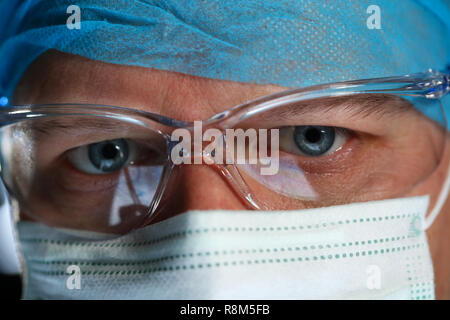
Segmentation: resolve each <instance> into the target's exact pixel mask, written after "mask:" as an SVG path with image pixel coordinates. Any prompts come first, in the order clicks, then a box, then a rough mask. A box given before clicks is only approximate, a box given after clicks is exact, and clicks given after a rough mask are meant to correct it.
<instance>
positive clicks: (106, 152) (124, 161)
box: [68, 139, 138, 174]
mask: <svg viewBox="0 0 450 320" xmlns="http://www.w3.org/2000/svg"><path fill="white" fill-rule="evenodd" d="M137 156H138V148H137V146H136V143H135V142H133V141H132V140H129V139H114V140H105V141H101V142H97V143H91V144H88V145H84V146H81V147H78V148H75V149H73V150H71V151H70V152H69V153H68V160H69V161H70V163H71V164H72V165H73V166H74V167H75V168H76V169H78V170H80V171H81V172H84V173H87V174H108V173H113V172H116V171H119V170H121V169H122V168H124V167H125V166H127V165H129V164H131V163H133V161H135V160H136V159H137Z"/></svg>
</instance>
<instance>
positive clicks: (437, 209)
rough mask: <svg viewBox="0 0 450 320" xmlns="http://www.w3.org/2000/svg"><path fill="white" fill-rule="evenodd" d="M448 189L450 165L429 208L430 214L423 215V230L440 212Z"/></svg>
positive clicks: (449, 188)
mask: <svg viewBox="0 0 450 320" xmlns="http://www.w3.org/2000/svg"><path fill="white" fill-rule="evenodd" d="M449 191H450V166H449V167H448V169H447V178H445V182H444V185H443V186H442V190H441V193H440V194H439V197H438V199H437V201H436V204H435V206H434V208H433V210H431V212H430V214H429V215H428V216H427V217H425V221H424V230H427V229H428V228H429V227H431V225H432V224H433V222H434V220H435V219H436V217H437V216H438V214H439V212H441V209H442V207H443V206H444V203H445V201H446V200H447V196H448V193H449Z"/></svg>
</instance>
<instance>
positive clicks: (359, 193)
mask: <svg viewBox="0 0 450 320" xmlns="http://www.w3.org/2000/svg"><path fill="white" fill-rule="evenodd" d="M449 77H450V75H449V74H442V73H438V72H433V71H428V72H426V73H422V74H414V75H408V76H401V77H389V78H379V79H370V80H358V81H348V82H341V83H333V84H327V85H319V86H314V87H308V88H303V89H295V90H289V91H284V92H280V93H276V94H273V95H270V96H266V97H263V98H260V99H257V100H253V101H250V102H247V103H244V104H241V105H238V106H235V107H232V108H231V109H228V110H227V111H225V112H222V113H219V114H217V115H216V116H214V117H212V118H210V119H208V120H205V121H202V122H200V123H192V122H183V121H179V120H174V119H170V118H168V117H165V116H162V115H158V114H153V113H148V112H144V111H139V110H134V109H128V108H122V107H113V106H103V105H85V104H65V105H61V104H57V105H28V106H14V107H10V108H4V109H2V110H1V111H0V121H1V129H0V134H1V137H0V139H1V152H0V156H1V176H2V179H3V182H4V184H5V185H6V187H7V189H8V191H9V193H10V195H11V196H12V197H13V198H14V199H15V200H17V202H18V204H19V208H20V217H21V219H27V220H33V221H39V222H42V223H45V224H47V225H50V226H55V227H63V228H71V229H80V230H87V231H98V232H104V233H113V234H125V233H127V232H129V231H131V230H133V229H136V228H139V227H142V226H145V225H147V224H149V223H150V222H151V221H152V220H153V219H155V217H157V216H158V214H159V213H160V212H161V211H163V210H164V208H165V206H166V205H167V204H168V203H170V202H176V201H177V199H174V198H173V194H174V193H173V190H174V188H176V185H177V183H176V181H177V178H179V176H178V177H177V173H179V172H180V170H183V167H184V166H186V165H196V164H195V163H198V162H196V161H195V159H194V158H196V157H197V158H198V157H199V156H200V157H203V159H202V161H201V164H200V165H211V166H214V167H215V168H217V172H218V174H221V175H222V176H223V177H224V179H226V181H227V182H228V183H229V185H230V189H231V190H234V192H235V193H236V194H237V195H239V196H240V197H241V198H242V200H243V202H245V203H246V204H247V205H248V207H249V208H251V209H270V210H278V209H279V210H290V209H302V208H312V207H323V206H330V205H336V204H346V203H352V202H361V201H369V200H381V199H388V198H393V197H399V196H402V195H408V194H410V193H411V192H412V191H413V190H414V188H417V187H418V186H419V185H420V184H422V183H423V182H424V181H426V179H427V178H428V177H430V175H431V174H432V173H433V172H434V171H435V170H436V168H437V167H438V166H439V164H440V162H441V160H442V158H443V152H444V148H445V145H446V142H445V141H446V140H445V139H446V119H445V115H444V112H443V106H442V104H441V98H442V97H443V96H444V95H446V94H448V93H449V91H450V83H449ZM180 108H183V106H180ZM199 124H200V125H201V129H199V127H198V125H199ZM179 129H183V130H185V132H188V133H191V134H192V139H188V137H186V136H185V135H183V134H180V130H179ZM208 129H214V130H213V131H210V132H213V133H214V134H213V135H208V134H206V132H207V131H208ZM230 129H233V130H230ZM239 129H241V130H240V131H239ZM264 129H267V130H264ZM273 129H277V130H276V131H273ZM252 130H253V131H252ZM236 131H238V132H241V133H242V132H243V133H244V138H243V139H241V140H240V141H238V140H239V139H240V138H239V137H238V136H234V137H232V138H231V139H230V135H231V134H232V133H235V132H236ZM175 132H176V133H177V134H176V135H174V133H175ZM199 133H200V137H201V140H202V148H201V150H200V154H199V153H198V152H197V153H196V152H195V149H196V148H197V149H198V147H195V146H193V142H194V141H195V140H196V138H195V135H197V136H198V134H199ZM261 133H262V134H261ZM265 134H267V135H265ZM174 136H177V137H178V138H180V137H181V136H182V137H183V138H182V139H179V140H178V141H177V139H174ZM212 137H214V138H212ZM255 137H256V139H257V140H258V141H257V143H256V144H255V143H253V146H254V147H255V146H256V147H255V148H254V149H252V143H247V142H248V141H250V140H252V138H255ZM197 138H198V137H197ZM274 138H276V139H274ZM260 139H263V140H264V142H265V147H264V148H267V150H265V153H261V152H260V151H262V149H263V148H262V146H261V145H262V144H261V141H260ZM181 141H182V142H183V144H182V145H180V142H181ZM213 141H215V144H214V146H213V147H212V148H209V149H208V148H203V147H204V145H203V143H204V142H205V144H208V145H209V144H210V143H211V142H213ZM206 142H207V143H206ZM233 142H235V143H233ZM230 144H231V145H230ZM242 144H244V145H245V147H244V152H243V155H244V156H243V158H244V159H242V157H241V159H240V160H241V161H236V160H237V158H238V157H237V156H236V154H238V152H237V150H238V149H239V146H240V145H242ZM180 146H181V147H180ZM190 146H192V148H191V147H190ZM274 146H275V147H276V148H274ZM219 147H221V148H222V147H223V148H224V150H225V152H224V153H223V152H221V153H220V155H219V152H218V148H219ZM252 150H253V151H255V150H256V151H257V152H252ZM230 151H236V152H231V154H232V155H231V158H227V159H225V160H224V161H221V160H223V159H224V158H225V156H224V155H225V154H226V155H228V154H229V153H230ZM174 155H178V156H179V157H181V159H182V160H183V161H181V163H180V161H178V162H177V161H174V159H173V158H174ZM178 160H179V159H178ZM189 160H191V161H189ZM242 160H244V161H242ZM263 160H264V161H263ZM189 162H190V163H191V164H187V163H189ZM264 169H265V170H264ZM193 187H195V186H193Z"/></svg>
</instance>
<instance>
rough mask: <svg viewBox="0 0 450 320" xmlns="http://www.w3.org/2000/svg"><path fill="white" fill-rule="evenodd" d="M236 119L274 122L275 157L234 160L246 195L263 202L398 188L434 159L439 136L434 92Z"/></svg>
mask: <svg viewBox="0 0 450 320" xmlns="http://www.w3.org/2000/svg"><path fill="white" fill-rule="evenodd" d="M239 126H240V127H242V128H244V129H245V128H271V129H278V130H279V131H278V132H279V146H278V150H279V155H278V159H279V162H278V163H275V162H272V163H271V166H272V168H271V169H270V170H268V168H269V167H270V166H269V165H267V164H263V163H262V161H257V163H256V164H251V161H246V163H245V164H239V165H238V166H237V167H238V169H239V171H240V174H241V175H242V177H243V178H244V180H245V182H246V184H247V185H248V186H249V188H250V189H251V192H252V193H253V194H254V197H255V198H256V199H258V200H259V201H261V202H262V203H263V204H264V205H265V206H266V207H268V208H271V209H300V208H307V207H322V206H329V205H336V204H345V203H351V202H359V201H370V200H381V199H388V198H393V197H398V196H401V195H406V194H408V192H409V191H410V190H412V189H413V188H414V187H415V186H417V185H418V184H420V183H421V182H423V181H424V180H425V179H426V178H427V177H429V176H430V174H431V173H432V172H433V171H434V170H435V169H436V168H437V167H438V165H439V163H440V160H441V158H442V154H443V150H444V141H445V129H444V128H445V116H444V114H443V112H442V108H441V105H440V102H439V101H438V100H429V99H425V98H411V97H409V98H408V99H406V98H401V97H399V96H393V95H353V96H344V97H329V98H320V99H314V100H309V101H304V102H301V103H287V104H286V105H284V106H282V107H278V108H276V109H272V110H270V109H269V110H268V111H264V112H261V113H256V114H255V115H253V116H252V117H250V118H248V119H246V120H245V121H243V122H241V123H239ZM269 131H270V130H269ZM266 139H268V140H270V138H266ZM275 147H276V146H275V145H273V144H272V145H270V143H269V144H268V147H267V149H268V150H267V152H268V154H271V153H272V155H276V153H275V150H274V148H275ZM261 149H262V148H261V146H260V147H259V150H261ZM247 154H251V152H247ZM260 155H261V153H258V155H257V156H258V157H260ZM249 163H250V164H249ZM263 168H265V173H264V170H262V169H263ZM267 172H269V173H267Z"/></svg>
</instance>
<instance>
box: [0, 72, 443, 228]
mask: <svg viewBox="0 0 450 320" xmlns="http://www.w3.org/2000/svg"><path fill="white" fill-rule="evenodd" d="M449 93H450V73H449V72H444V73H441V72H438V71H434V70H432V69H429V70H428V71H426V72H423V73H415V74H410V75H404V76H396V77H383V78H373V79H363V80H353V81H343V82H335V83H330V84H322V85H315V86H309V87H305V88H299V89H291V90H286V91H282V92H278V93H275V94H271V95H268V96H264V97H261V98H258V99H255V100H251V101H248V102H245V103H243V104H239V105H236V106H233V107H231V108H229V109H228V110H226V111H223V112H220V113H218V114H216V115H214V116H212V117H210V118H208V119H206V120H203V121H202V126H203V127H210V126H215V128H218V129H221V130H225V129H227V128H231V127H233V126H234V125H236V124H238V123H240V122H241V121H243V120H245V119H247V118H249V117H252V116H254V115H257V114H260V113H263V112H266V111H268V110H272V109H275V108H280V107H282V106H285V105H287V104H292V103H295V102H300V101H306V100H311V99H317V98H324V97H339V96H350V95H360V94H389V95H395V96H401V97H403V98H414V97H419V98H426V99H431V100H440V99H441V98H442V97H444V96H446V95H449ZM441 112H442V114H443V120H444V122H445V123H444V124H442V125H443V126H444V128H446V127H447V119H446V118H445V112H444V110H443V108H442V104H441ZM57 116H94V117H105V118H110V119H115V120H120V121H125V122H130V123H133V124H135V125H140V126H143V127H146V128H148V129H151V130H152V131H154V132H155V129H154V128H152V127H151V126H150V124H151V123H153V124H154V123H157V124H159V125H163V126H165V127H170V128H173V129H176V128H185V129H188V130H193V127H194V122H186V121H181V120H177V119H172V118H169V117H166V116H163V115H159V114H155V113H151V112H146V111H142V110H137V109H130V108H126V107H119V106H109V105H99V104H80V103H64V104H62V103H58V104H30V105H15V106H7V107H3V108H0V128H2V127H4V126H7V125H10V124H13V123H16V122H20V121H24V120H29V119H36V118H47V117H57ZM157 132H158V133H159V134H161V135H162V136H164V137H165V138H166V142H167V150H168V151H169V152H168V153H167V154H168V159H166V160H167V164H166V165H165V167H164V170H163V173H162V176H161V180H160V182H159V186H158V187H157V191H156V193H155V195H154V198H153V199H152V201H151V204H150V206H149V211H148V214H147V216H148V218H149V219H150V220H152V219H153V217H154V216H156V215H157V212H158V210H160V209H162V207H163V206H161V202H162V199H163V195H164V193H165V191H166V189H167V185H168V181H169V177H170V176H171V174H172V172H173V171H174V167H175V165H174V164H173V163H172V161H170V150H171V148H172V147H173V142H172V141H171V140H170V136H169V135H168V134H167V133H164V132H161V131H157ZM210 165H213V166H216V168H217V169H218V171H219V172H220V173H221V174H222V176H223V177H224V178H225V179H226V180H227V182H228V183H229V184H230V185H231V186H232V187H233V189H234V190H235V191H236V193H237V194H238V195H239V196H240V197H241V199H242V200H244V202H245V203H246V204H247V206H248V207H249V208H250V209H256V210H264V209H268V208H267V207H266V205H265V204H263V203H261V202H260V201H258V199H256V198H255V196H254V195H253V194H252V192H251V191H250V190H249V188H248V186H247V184H246V183H245V181H244V179H243V178H242V176H241V175H240V173H239V171H238V169H237V168H236V166H235V165H234V164H210ZM5 185H6V184H5ZM8 191H9V190H8Z"/></svg>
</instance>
